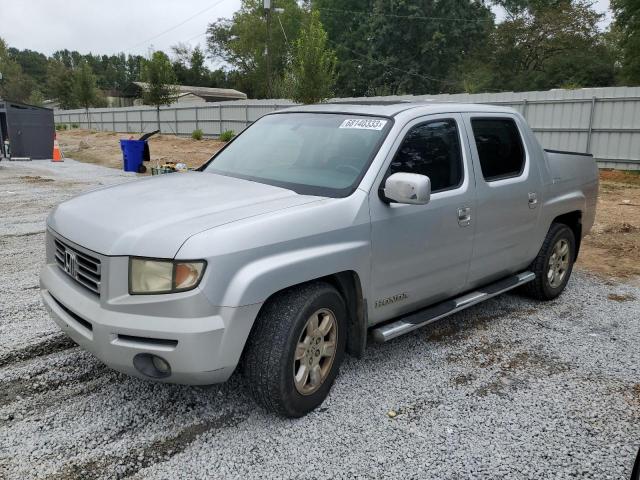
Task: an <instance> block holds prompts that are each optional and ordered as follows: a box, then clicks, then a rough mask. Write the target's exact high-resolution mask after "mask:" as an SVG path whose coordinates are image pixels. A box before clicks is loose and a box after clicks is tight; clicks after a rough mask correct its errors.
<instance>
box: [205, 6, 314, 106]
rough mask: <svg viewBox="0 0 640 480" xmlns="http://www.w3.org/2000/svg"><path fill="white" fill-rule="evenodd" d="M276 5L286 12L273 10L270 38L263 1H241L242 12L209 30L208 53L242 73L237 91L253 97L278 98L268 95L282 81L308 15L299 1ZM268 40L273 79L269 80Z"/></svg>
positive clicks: (218, 22)
mask: <svg viewBox="0 0 640 480" xmlns="http://www.w3.org/2000/svg"><path fill="white" fill-rule="evenodd" d="M274 2H275V7H278V8H279V9H283V11H282V13H277V12H275V11H273V14H272V21H271V35H270V36H269V35H268V32H267V21H266V15H265V11H264V7H263V0H242V3H241V6H240V10H238V11H237V12H236V13H234V15H233V17H232V18H231V19H218V20H217V21H215V22H213V23H211V24H209V28H208V29H207V50H208V52H209V54H210V55H211V56H212V57H214V58H216V59H220V60H222V61H224V62H226V63H227V64H228V65H230V66H231V68H233V69H234V70H236V71H237V72H238V73H239V74H240V75H239V78H238V80H239V84H238V85H237V86H238V88H240V89H241V90H242V91H244V92H246V93H247V95H249V96H250V97H253V98H265V97H270V96H272V94H273V95H277V93H278V92H269V85H277V84H279V83H281V82H282V79H283V78H284V74H285V71H286V69H287V65H288V60H289V54H290V48H289V41H293V40H294V39H296V38H298V32H299V31H300V28H301V26H302V24H303V20H304V18H305V17H306V16H307V11H306V10H305V9H304V8H303V6H301V5H300V4H299V3H298V2H297V1H296V0H277V1H276V0H274V1H272V3H274ZM267 41H268V51H269V54H270V57H271V78H267V57H266V55H265V54H266V48H265V47H266V45H267Z"/></svg>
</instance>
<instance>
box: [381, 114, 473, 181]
mask: <svg viewBox="0 0 640 480" xmlns="http://www.w3.org/2000/svg"><path fill="white" fill-rule="evenodd" d="M398 172H406V173H418V174H420V175H426V176H428V177H429V179H430V180H431V191H432V192H440V191H442V190H449V189H451V188H455V187H457V186H458V185H460V183H462V153H461V151H460V137H459V135H458V128H457V126H456V122H455V120H451V119H447V120H436V121H433V122H427V123H421V124H420V125H416V126H415V127H413V128H412V129H411V130H409V133H407V136H406V137H405V138H404V140H403V141H402V145H400V148H399V149H398V151H397V152H396V155H395V157H393V161H392V162H391V165H390V166H389V175H391V174H393V173H398Z"/></svg>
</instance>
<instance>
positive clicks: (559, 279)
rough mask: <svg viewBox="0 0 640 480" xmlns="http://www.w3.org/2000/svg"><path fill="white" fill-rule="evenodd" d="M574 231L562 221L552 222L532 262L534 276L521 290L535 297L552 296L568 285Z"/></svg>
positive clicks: (555, 295) (573, 253)
mask: <svg viewBox="0 0 640 480" xmlns="http://www.w3.org/2000/svg"><path fill="white" fill-rule="evenodd" d="M575 251H576V240H575V237H574V235H573V231H572V230H571V229H570V228H569V227H567V226H566V225H564V224H562V223H554V224H552V225H551V228H550V229H549V232H548V233H547V236H546V237H545V239H544V243H543V244H542V248H541V249H540V252H539V253H538V256H537V257H536V258H535V260H534V261H533V263H532V264H531V267H530V270H531V271H532V272H533V273H535V274H536V278H535V279H534V280H532V281H531V282H529V283H527V284H526V285H524V291H525V293H526V294H527V295H529V296H530V297H533V298H535V299H537V300H553V299H554V298H556V297H557V296H558V295H560V294H561V293H562V291H563V290H564V288H565V287H566V286H567V282H568V281H569V277H570V276H571V272H572V271H573V263H574V260H575Z"/></svg>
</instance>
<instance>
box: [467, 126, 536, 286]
mask: <svg viewBox="0 0 640 480" xmlns="http://www.w3.org/2000/svg"><path fill="white" fill-rule="evenodd" d="M520 122H522V120H521V119H520V118H519V117H518V116H516V115H512V114H465V123H466V126H467V131H468V133H469V143H470V145H471V151H472V153H473V162H474V170H475V175H476V196H477V208H476V215H475V221H476V223H475V239H474V247H473V258H472V259H471V265H470V267H469V286H470V287H475V286H477V285H480V284H483V283H487V282H489V281H491V280H495V279H498V278H500V277H504V276H507V275H509V274H512V273H516V272H517V271H520V270H523V269H525V268H526V267H527V265H528V264H529V263H530V262H531V260H532V258H530V257H531V255H532V254H533V255H534V256H535V253H536V252H534V251H533V250H532V249H531V241H532V239H533V238H535V237H536V235H535V232H536V229H537V224H538V214H539V211H540V208H539V207H538V204H539V203H540V201H541V198H540V195H541V186H542V179H541V177H540V169H539V167H538V164H537V163H536V162H535V161H533V159H532V156H531V153H530V152H532V151H533V148H532V145H527V137H526V136H523V135H522V132H523V126H522V125H521V124H520Z"/></svg>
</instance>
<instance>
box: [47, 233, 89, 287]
mask: <svg viewBox="0 0 640 480" xmlns="http://www.w3.org/2000/svg"><path fill="white" fill-rule="evenodd" d="M54 243H55V246H56V252H55V258H56V263H57V264H58V266H59V267H60V268H61V269H62V270H63V271H64V272H65V273H66V274H67V275H69V276H70V277H71V278H73V279H74V280H75V281H76V282H78V283H79V284H80V285H82V286H83V287H85V288H86V289H88V290H91V291H92V292H93V293H95V294H96V295H100V260H99V259H97V258H95V257H92V256H90V255H87V254H86V253H82V252H79V251H78V250H76V249H75V248H71V247H70V246H69V245H66V244H65V243H63V242H62V241H60V240H58V239H57V238H56V239H55V240H54Z"/></svg>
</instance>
